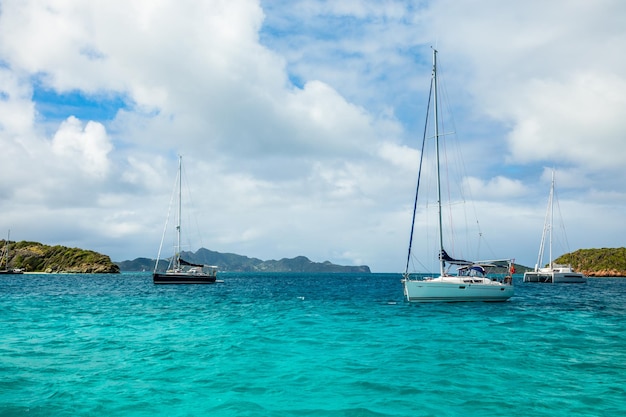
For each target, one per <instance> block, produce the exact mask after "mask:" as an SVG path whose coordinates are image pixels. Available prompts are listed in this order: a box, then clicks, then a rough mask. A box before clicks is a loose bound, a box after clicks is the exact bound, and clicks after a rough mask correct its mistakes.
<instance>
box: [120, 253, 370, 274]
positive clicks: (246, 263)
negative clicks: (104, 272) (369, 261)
mask: <svg viewBox="0 0 626 417" xmlns="http://www.w3.org/2000/svg"><path fill="white" fill-rule="evenodd" d="M181 256H182V258H183V259H185V260H186V261H189V262H193V263H201V264H205V265H216V266H218V267H219V269H220V271H236V272H343V273H351V272H358V273H370V272H371V271H370V268H369V266H367V265H361V266H344V265H335V264H333V263H330V262H328V261H325V262H322V263H319V262H313V261H311V260H310V259H309V258H307V257H305V256H298V257H295V258H291V259H287V258H283V259H281V260H279V261H275V260H270V261H262V260H261V259H257V258H249V257H247V256H243V255H237V254H234V253H220V252H215V251H212V250H208V249H205V248H201V249H199V250H198V251H197V252H195V253H193V252H182V253H181ZM154 262H155V260H154V259H148V258H137V259H135V260H132V261H122V262H116V264H117V265H118V266H119V267H120V269H121V270H122V271H151V270H153V269H154ZM159 266H160V267H161V266H162V267H163V268H165V267H167V261H163V260H161V261H159Z"/></svg>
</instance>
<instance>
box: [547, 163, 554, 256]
mask: <svg viewBox="0 0 626 417" xmlns="http://www.w3.org/2000/svg"><path fill="white" fill-rule="evenodd" d="M549 200H550V202H549V203H548V204H550V226H548V227H550V248H549V252H548V254H549V256H550V268H552V227H553V221H554V169H553V170H552V184H551V185H550V198H549Z"/></svg>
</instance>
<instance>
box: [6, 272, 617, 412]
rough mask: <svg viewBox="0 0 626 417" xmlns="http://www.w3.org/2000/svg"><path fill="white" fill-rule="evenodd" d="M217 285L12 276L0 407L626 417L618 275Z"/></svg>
mask: <svg viewBox="0 0 626 417" xmlns="http://www.w3.org/2000/svg"><path fill="white" fill-rule="evenodd" d="M518 278H519V277H518ZM220 279H223V280H224V283H220V284H216V285H197V286H194V285H183V286H155V285H153V284H152V279H151V276H150V274H122V275H112V276H96V275H90V276H89V275H87V276H79V275H24V276H13V277H6V276H5V277H2V278H1V281H0V288H1V291H2V298H1V299H0V326H1V328H2V332H1V333H0V415H2V416H11V415H16V416H17V415H31V416H32V415H34V416H39V415H41V416H43V415H45V416H50V415H55V416H66V415H67V416H69V415H107V416H115V415H120V416H121V415H123V416H153V415H167V416H191V415H212V416H213V415H217V416H220V415H224V416H235V415H236V416H301V415H305V416H307V415H309V416H317V415H321V416H457V415H465V416H468V415H480V416H489V415H492V416H501V415H511V414H515V415H533V416H571V415H577V416H603V415H606V416H613V415H621V414H623V413H624V412H626V392H625V391H626V377H625V375H626V349H625V348H624V346H626V323H625V322H624V314H625V313H626V280H623V279H589V282H588V283H587V284H585V285H542V284H523V283H521V282H519V281H520V280H519V279H518V280H517V281H516V283H517V286H516V295H515V297H513V298H512V299H511V300H510V301H509V302H506V303H496V304H492V303H460V304H417V305H416V304H408V303H406V302H404V301H403V299H402V288H401V284H400V275H399V274H397V275H396V274H371V275H353V274H347V275H340V274H316V275H305V274H235V273H230V274H223V275H222V276H221V277H220Z"/></svg>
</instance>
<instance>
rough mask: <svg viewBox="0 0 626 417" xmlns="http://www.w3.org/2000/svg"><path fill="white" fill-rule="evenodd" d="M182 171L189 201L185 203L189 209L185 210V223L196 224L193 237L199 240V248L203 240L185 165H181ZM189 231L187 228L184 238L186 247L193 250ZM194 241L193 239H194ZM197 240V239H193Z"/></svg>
mask: <svg viewBox="0 0 626 417" xmlns="http://www.w3.org/2000/svg"><path fill="white" fill-rule="evenodd" d="M182 171H183V172H182V173H181V175H182V176H183V181H182V183H183V185H184V187H185V192H186V196H187V201H188V202H189V203H188V204H187V206H188V207H189V210H185V217H186V219H187V224H192V221H193V223H195V226H196V230H195V231H196V235H195V238H196V239H198V240H199V241H200V248H203V247H204V242H203V241H202V234H201V233H200V223H199V222H198V216H197V215H196V214H197V213H198V211H197V209H196V206H195V202H194V199H193V193H192V192H191V187H190V186H189V184H190V182H189V176H188V175H187V168H186V167H185V165H183V167H182ZM191 238H192V236H191V231H190V230H187V232H186V234H185V240H186V246H187V248H189V249H190V251H191V250H193V245H192V244H191V243H192V242H191ZM194 241H195V240H194ZM195 242H197V241H195Z"/></svg>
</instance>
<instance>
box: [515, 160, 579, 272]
mask: <svg viewBox="0 0 626 417" xmlns="http://www.w3.org/2000/svg"><path fill="white" fill-rule="evenodd" d="M553 223H554V170H552V182H551V185H550V195H549V197H548V209H547V211H546V219H545V221H544V225H543V233H542V234H541V244H540V245H539V255H538V256H537V263H536V264H535V269H534V270H533V271H527V272H525V273H524V282H542V283H552V284H584V283H585V282H587V277H585V275H584V274H582V273H580V272H576V271H574V269H572V266H571V265H560V264H555V263H554V261H553V260H552V229H553ZM546 238H547V239H548V257H549V259H550V264H549V265H548V266H546V267H539V265H543V256H544V252H545V243H546Z"/></svg>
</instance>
